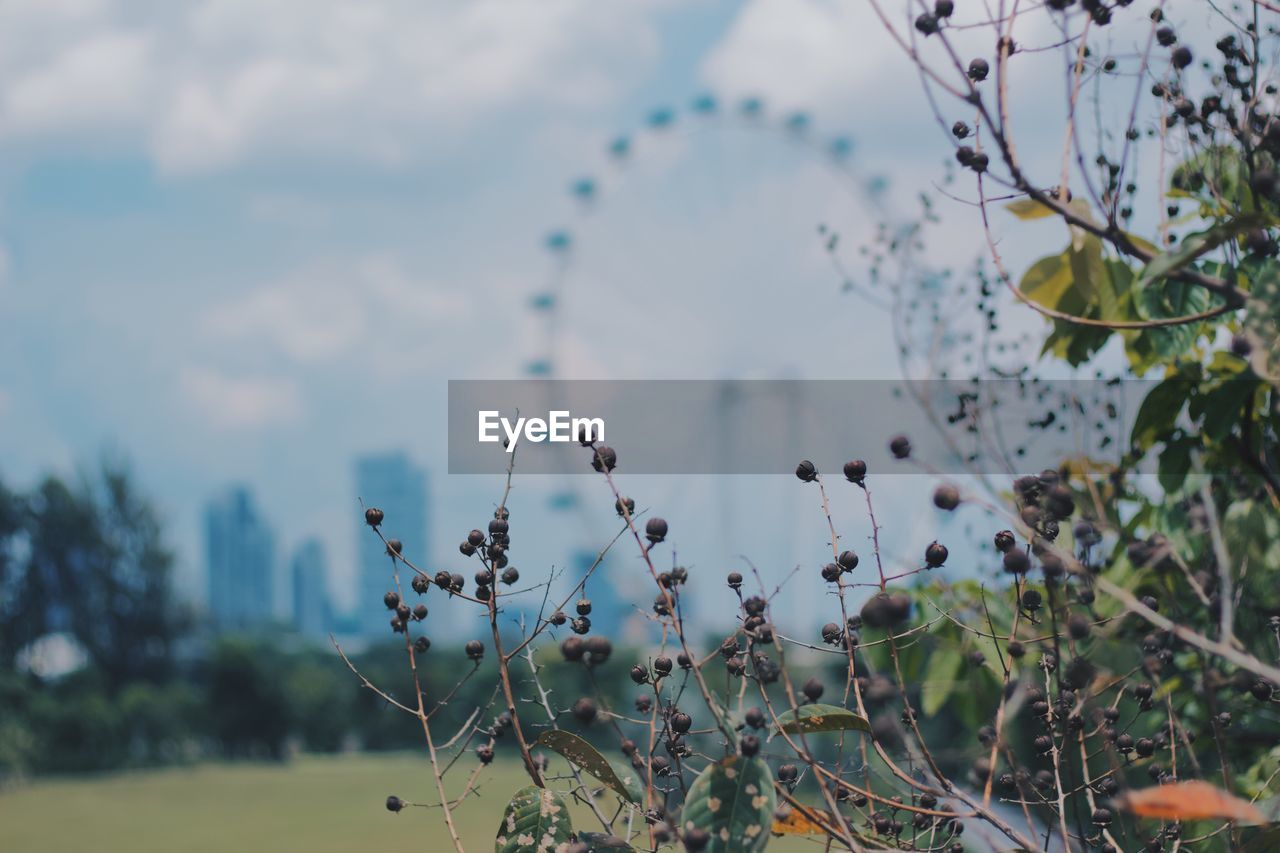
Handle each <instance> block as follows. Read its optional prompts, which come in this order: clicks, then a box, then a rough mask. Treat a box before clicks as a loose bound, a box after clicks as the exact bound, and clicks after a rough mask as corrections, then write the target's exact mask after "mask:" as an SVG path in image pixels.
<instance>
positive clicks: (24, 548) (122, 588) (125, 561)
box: [0, 460, 184, 690]
mask: <svg viewBox="0 0 1280 853" xmlns="http://www.w3.org/2000/svg"><path fill="white" fill-rule="evenodd" d="M172 569H173V554H172V552H171V551H170V550H169V548H168V546H167V544H166V543H165V542H164V538H163V533H162V528H161V524H160V519H159V516H158V514H157V513H156V510H155V508H154V506H153V505H152V504H151V502H150V501H149V500H148V499H147V498H146V497H144V496H143V495H142V494H140V493H139V492H138V490H137V487H136V485H135V483H134V480H133V478H132V475H131V473H130V472H129V469H128V468H127V467H126V466H125V465H124V464H123V463H121V462H119V461H111V460H109V461H105V462H104V463H103V464H102V465H101V467H100V468H99V469H98V470H97V471H96V472H94V474H93V475H90V476H85V477H83V478H82V479H80V481H79V482H78V483H76V484H74V485H72V484H68V483H66V482H64V481H63V480H61V479H59V478H57V477H48V478H46V479H45V480H44V481H43V482H42V483H40V485H39V486H38V487H36V489H35V490H33V492H32V493H31V494H30V495H28V496H26V497H25V498H19V497H17V496H14V495H12V494H11V493H9V492H7V491H0V591H3V593H4V595H3V598H2V599H0V616H3V619H0V622H2V623H3V627H0V655H2V656H3V657H0V662H3V663H5V664H11V663H12V661H13V655H14V654H15V653H16V652H17V650H18V649H20V648H21V647H22V646H24V645H26V644H28V643H30V642H32V641H34V640H37V639H39V638H40V637H41V636H44V635H45V634H48V633H50V632H55V631H65V632H68V633H70V634H71V635H72V636H74V637H75V638H76V640H77V641H78V642H79V643H80V644H81V645H82V646H83V647H84V649H85V651H86V652H87V654H88V656H89V659H90V662H91V663H92V665H93V666H94V667H95V668H96V669H98V670H99V671H100V672H101V674H102V675H103V676H104V678H105V681H106V685H107V688H108V689H109V690H114V689H117V688H119V687H120V686H121V685H123V684H125V683H127V682H130V681H134V680H160V679H163V678H165V677H167V676H168V675H169V674H170V673H171V668H172V646H173V641H174V638H175V637H176V636H177V634H178V632H179V631H180V629H181V626H182V624H183V622H184V619H183V618H182V615H181V613H180V612H179V608H178V606H177V604H176V603H175V601H174V597H173V587H172Z"/></svg>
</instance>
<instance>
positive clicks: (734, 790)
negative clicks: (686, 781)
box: [680, 755, 777, 853]
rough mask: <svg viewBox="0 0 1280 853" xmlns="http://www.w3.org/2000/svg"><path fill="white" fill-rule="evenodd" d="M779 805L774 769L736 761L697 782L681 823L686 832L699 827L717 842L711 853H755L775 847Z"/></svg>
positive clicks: (755, 761) (709, 770) (720, 764)
mask: <svg viewBox="0 0 1280 853" xmlns="http://www.w3.org/2000/svg"><path fill="white" fill-rule="evenodd" d="M776 802H777V796H776V794H775V793H774V790H773V777H772V776H771V775H770V774H769V765H767V764H765V763H764V761H762V760H761V759H759V758H743V757H742V756H738V755H731V756H729V757H728V758H725V759H724V760H722V761H719V762H717V763H715V764H710V765H708V766H707V768H706V769H705V770H703V771H702V772H701V773H699V774H698V778H697V779H695V780H693V784H692V785H690V786H689V795H688V796H687V797H686V798H685V801H684V810H683V811H682V812H681V814H680V821H681V824H682V825H683V826H684V828H685V829H692V828H694V827H697V828H698V829H702V830H705V831H706V832H707V834H708V835H710V836H711V842H710V843H709V844H708V845H707V846H706V848H704V849H705V850H706V851H707V853H730V851H735V853H736V851H742V853H752V851H756V850H762V849H764V846H765V844H767V843H768V842H769V830H770V827H772V826H773V808H774V805H775V804H776Z"/></svg>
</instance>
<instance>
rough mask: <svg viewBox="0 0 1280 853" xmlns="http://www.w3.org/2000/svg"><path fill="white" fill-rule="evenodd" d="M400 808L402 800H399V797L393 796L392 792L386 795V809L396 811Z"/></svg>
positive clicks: (402, 803)
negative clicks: (388, 795)
mask: <svg viewBox="0 0 1280 853" xmlns="http://www.w3.org/2000/svg"><path fill="white" fill-rule="evenodd" d="M402 808H404V800H401V799H400V798H399V797H397V796H395V795H394V794H392V795H391V796H390V797H387V811H389V812H398V811H400V810H401V809H402Z"/></svg>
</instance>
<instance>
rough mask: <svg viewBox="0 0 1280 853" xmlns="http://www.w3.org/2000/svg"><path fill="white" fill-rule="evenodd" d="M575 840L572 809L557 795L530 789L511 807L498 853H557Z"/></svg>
mask: <svg viewBox="0 0 1280 853" xmlns="http://www.w3.org/2000/svg"><path fill="white" fill-rule="evenodd" d="M572 840H573V826H572V825H571V824H570V821H569V807H568V806H566V805H565V803H564V800H562V799H560V797H559V795H558V794H556V793H555V792H554V791H548V790H547V789H546V788H539V787H537V786H536V785H529V786H528V787H525V788H521V789H520V790H519V791H516V793H515V795H514V796H513V797H512V798H511V802H509V803H507V810H506V812H504V813H503V815H502V825H501V826H499V827H498V837H497V840H496V841H495V842H494V847H493V849H494V851H495V853H553V851H555V850H556V848H558V847H560V846H561V845H562V844H568V843H569V842H570V841H572Z"/></svg>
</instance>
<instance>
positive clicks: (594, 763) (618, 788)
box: [537, 730, 644, 803]
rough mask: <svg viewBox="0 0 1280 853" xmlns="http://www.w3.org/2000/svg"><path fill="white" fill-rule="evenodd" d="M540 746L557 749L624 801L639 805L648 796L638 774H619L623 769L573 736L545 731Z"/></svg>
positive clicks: (539, 742) (563, 732)
mask: <svg viewBox="0 0 1280 853" xmlns="http://www.w3.org/2000/svg"><path fill="white" fill-rule="evenodd" d="M537 745H538V746H545V747H547V748H548V749H554V750H555V751H556V752H558V753H560V754H561V755H563V756H564V757H565V759H566V760H568V761H571V762H573V763H574V764H575V765H577V766H578V767H581V768H582V769H583V770H585V771H587V772H588V773H590V774H591V775H592V776H594V777H596V778H597V779H599V780H600V781H601V782H603V783H604V784H605V785H607V786H609V787H610V788H612V789H613V790H614V791H615V792H616V793H617V794H618V796H620V797H622V798H623V799H626V800H629V801H631V802H633V803H638V802H640V800H641V799H642V798H643V796H644V794H643V792H642V791H641V788H640V777H639V776H638V775H637V774H636V772H635V771H634V770H632V771H630V772H623V773H619V770H620V769H621V768H619V767H618V766H617V765H614V764H612V763H610V761H609V759H607V758H605V757H604V756H603V755H601V754H600V752H599V751H598V750H597V749H596V748H595V747H594V746H592V745H591V744H590V743H588V742H587V741H585V740H583V739H582V738H580V737H578V736H577V735H575V734H574V733H573V732H565V731H558V730H550V731H545V732H543V733H542V734H540V735H538V740H537Z"/></svg>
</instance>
